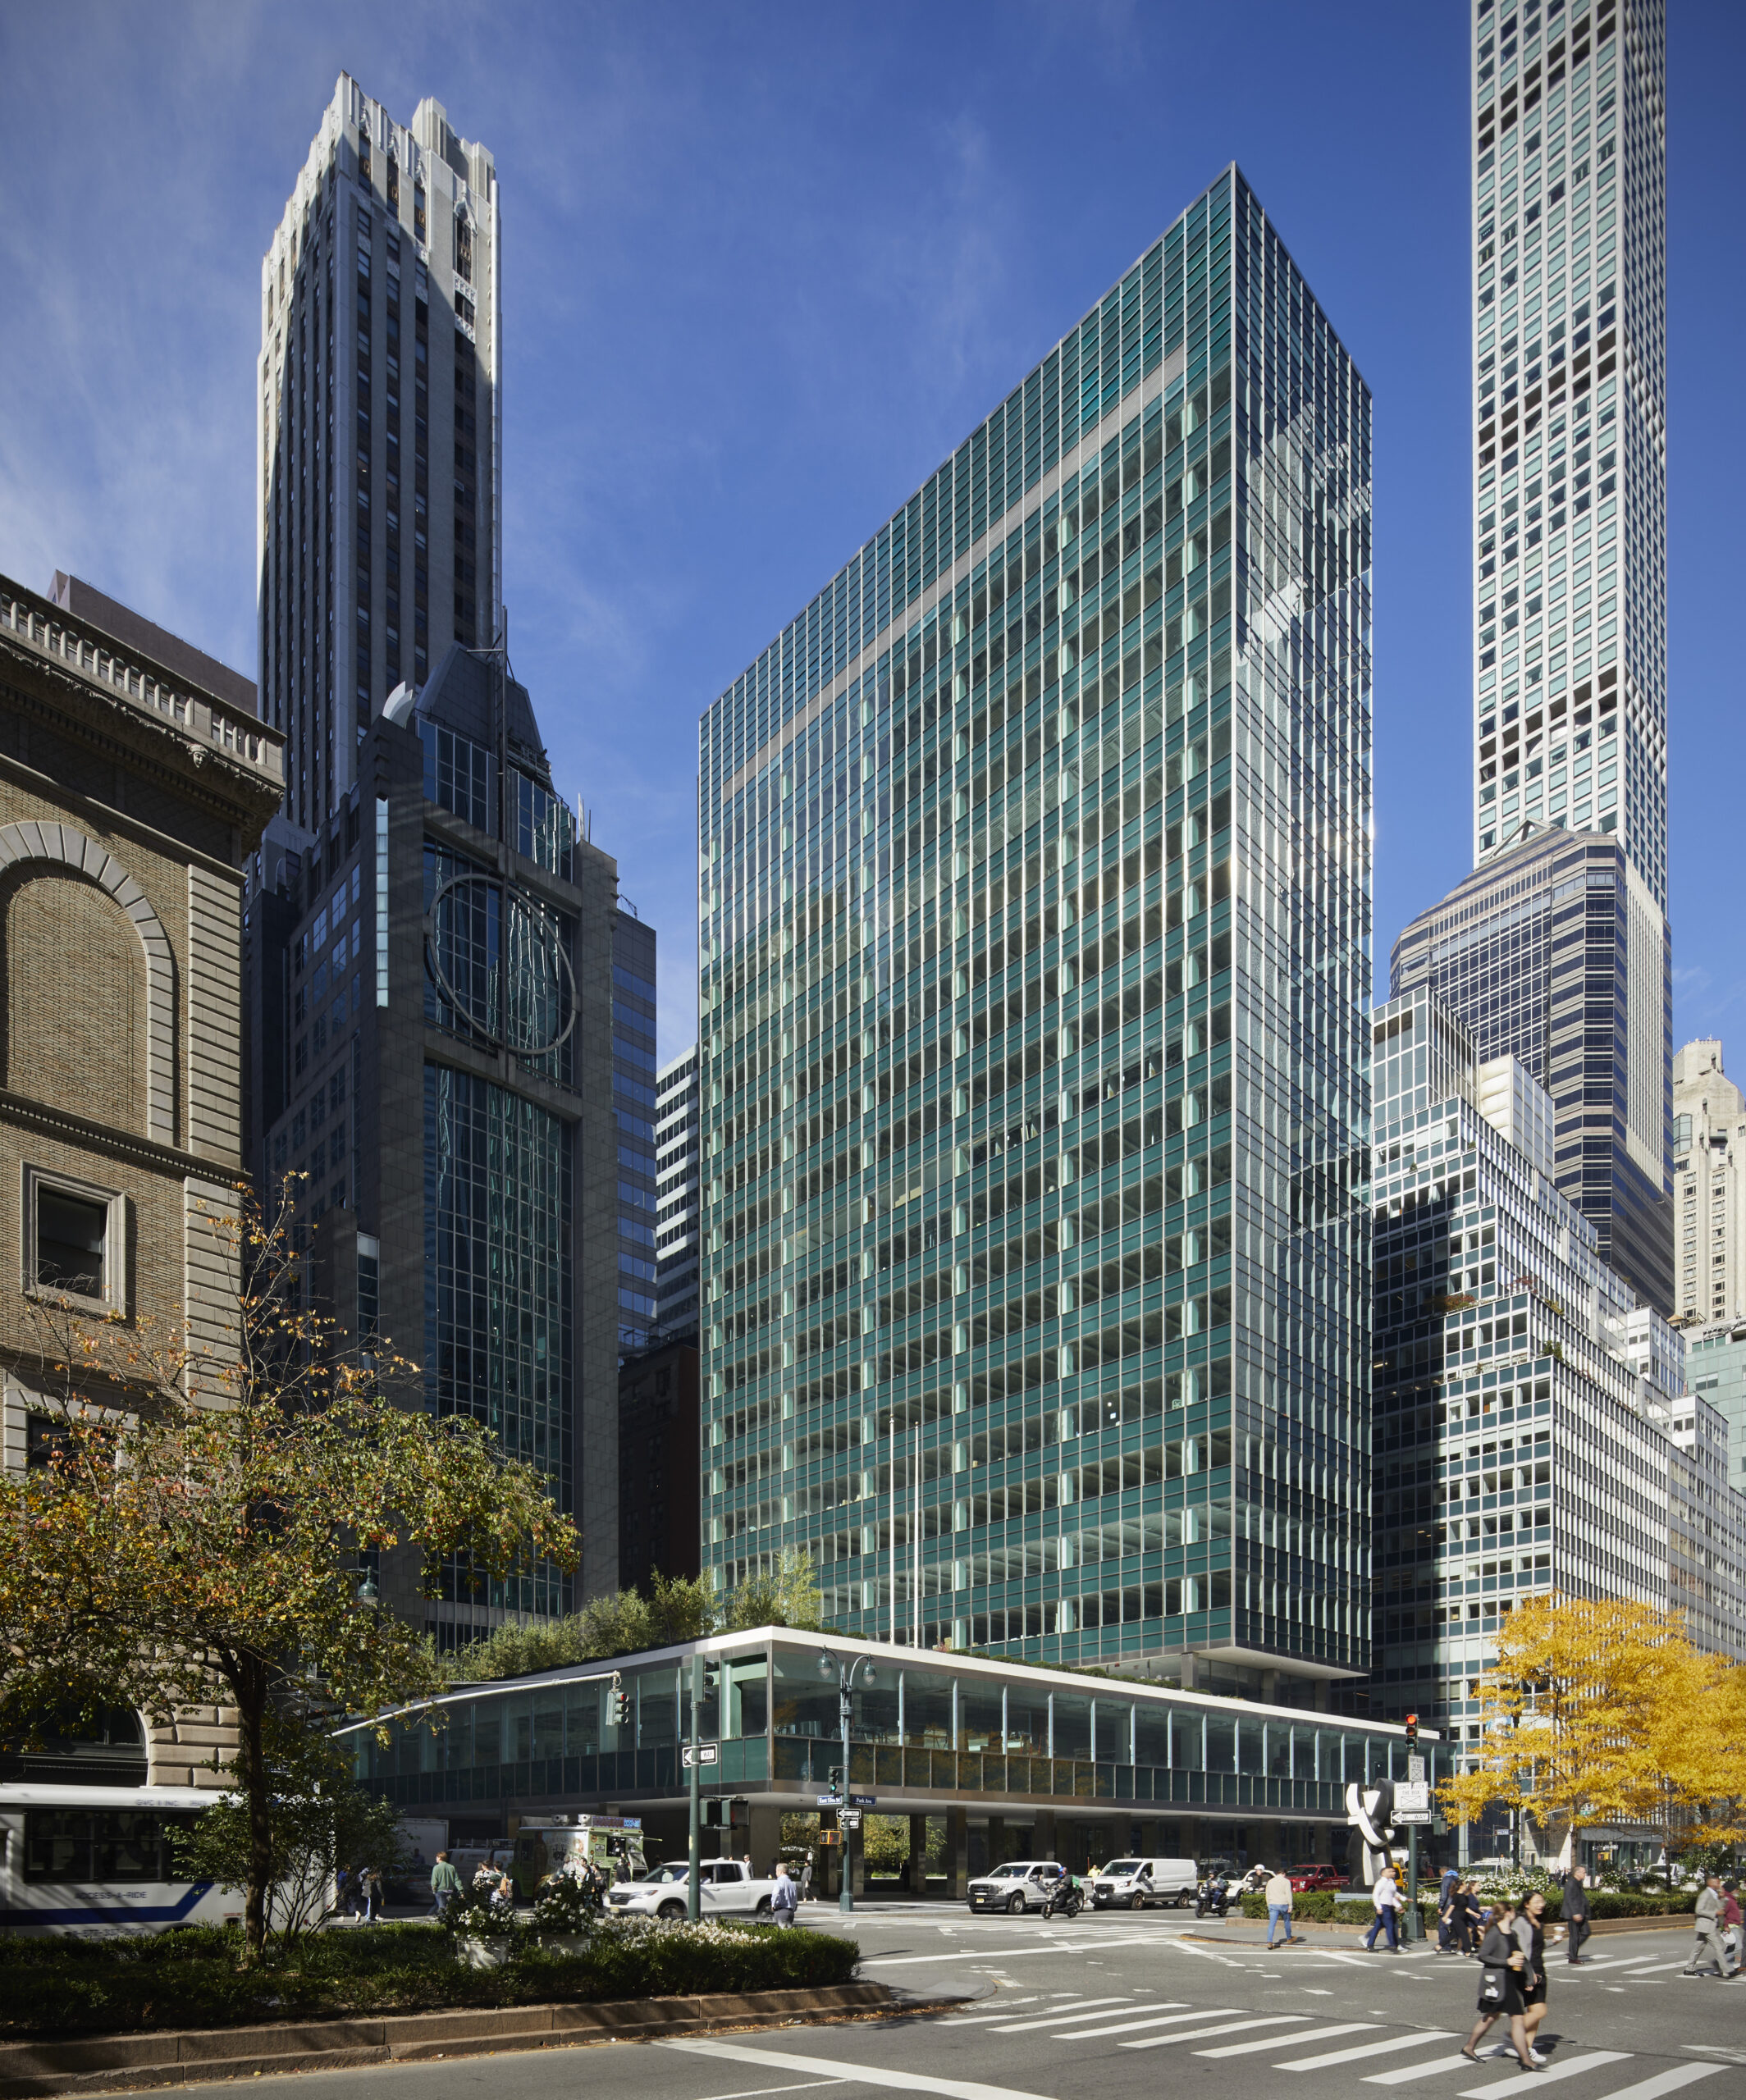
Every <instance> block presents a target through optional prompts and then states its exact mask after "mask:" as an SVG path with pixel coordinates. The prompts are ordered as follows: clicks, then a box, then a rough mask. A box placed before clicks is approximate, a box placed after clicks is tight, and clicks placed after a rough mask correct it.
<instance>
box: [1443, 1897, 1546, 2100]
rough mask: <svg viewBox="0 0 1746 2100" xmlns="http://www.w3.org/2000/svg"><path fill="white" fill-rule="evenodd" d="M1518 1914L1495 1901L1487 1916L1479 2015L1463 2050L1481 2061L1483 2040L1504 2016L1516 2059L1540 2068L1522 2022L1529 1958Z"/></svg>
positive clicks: (1525, 2065)
mask: <svg viewBox="0 0 1746 2100" xmlns="http://www.w3.org/2000/svg"><path fill="white" fill-rule="evenodd" d="M1514 1921H1515V1909H1514V1906H1512V1905H1511V1904H1508V1903H1495V1904H1493V1905H1492V1909H1491V1911H1490V1912H1489V1914H1488V1916H1487V1919H1486V1921H1485V1938H1484V1939H1483V1941H1482V1942H1481V1943H1480V1947H1479V1962H1480V1969H1479V2019H1478V2020H1476V2021H1475V2022H1474V2030H1473V2032H1472V2034H1469V2036H1468V2038H1467V2040H1466V2042H1465V2044H1464V2045H1463V2047H1462V2049H1461V2054H1462V2055H1463V2056H1464V2057H1466V2058H1467V2060H1468V2061H1469V2063H1475V2064H1476V2063H1478V2062H1479V2054H1478V2051H1479V2044H1480V2043H1481V2042H1482V2041H1483V2040H1484V2038H1485V2037H1486V2035H1487V2034H1488V2033H1489V2032H1490V2031H1491V2027H1492V2022H1493V2021H1494V2020H1497V2019H1498V2018H1500V2017H1501V2018H1504V2019H1506V2020H1508V2021H1509V2023H1510V2040H1511V2043H1512V2045H1513V2046H1514V2048H1515V2060H1516V2061H1517V2062H1518V2063H1519V2064H1520V2066H1521V2067H1522V2069H1523V2070H1539V2068H1540V2066H1539V2065H1538V2064H1537V2063H1536V2062H1535V2061H1534V2060H1533V2051H1532V2050H1531V2049H1530V2048H1529V2045H1528V2034H1527V2029H1526V2028H1525V2027H1524V2025H1523V2014H1524V2012H1525V2011H1526V2009H1527V2008H1526V2005H1525V2002H1524V1997H1523V1979H1524V1970H1526V1968H1527V1965H1528V1962H1527V1957H1526V1956H1525V1955H1524V1953H1523V1952H1522V1950H1521V1947H1520V1943H1518V1941H1517V1939H1516V1937H1515V1933H1514V1932H1513V1931H1512V1930H1511V1926H1512V1924H1514Z"/></svg>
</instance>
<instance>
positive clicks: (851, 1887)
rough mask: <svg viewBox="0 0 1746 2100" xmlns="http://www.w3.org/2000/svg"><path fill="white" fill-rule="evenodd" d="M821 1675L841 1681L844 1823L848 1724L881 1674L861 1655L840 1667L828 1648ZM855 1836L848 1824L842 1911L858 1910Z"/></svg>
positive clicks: (839, 1707)
mask: <svg viewBox="0 0 1746 2100" xmlns="http://www.w3.org/2000/svg"><path fill="white" fill-rule="evenodd" d="M818 1671H819V1675H820V1677H821V1678H823V1679H824V1680H825V1683H826V1684H829V1683H830V1680H831V1679H832V1678H836V1680H837V1713H838V1716H839V1719H840V1720H841V1722H842V1724H843V1806H842V1808H840V1809H839V1810H838V1811H837V1820H838V1822H839V1824H841V1823H842V1821H843V1814H844V1812H845V1811H846V1810H847V1809H848V1724H849V1719H850V1717H851V1716H852V1714H853V1712H854V1708H855V1687H856V1685H857V1683H860V1684H862V1685H864V1686H866V1688H867V1689H868V1690H869V1691H871V1689H872V1688H873V1687H874V1686H875V1685H876V1684H877V1683H878V1682H879V1673H878V1672H877V1671H876V1670H875V1669H874V1667H873V1659H872V1657H871V1655H857V1657H856V1658H855V1659H854V1661H853V1662H852V1663H839V1661H838V1659H837V1658H836V1657H835V1656H834V1655H832V1654H831V1652H830V1650H829V1649H828V1648H827V1649H826V1650H825V1652H824V1654H823V1655H820V1657H819V1659H818ZM851 1836H852V1832H851V1831H850V1830H849V1829H848V1826H847V1825H846V1824H845V1825H844V1826H843V1892H842V1894H841V1895H840V1896H839V1897H838V1898H837V1907H838V1909H839V1910H840V1911H852V1910H853V1909H854V1907H855V1877H854V1874H853V1873H852V1870H851V1868H850V1864H849V1851H850V1846H849V1839H850V1837H851Z"/></svg>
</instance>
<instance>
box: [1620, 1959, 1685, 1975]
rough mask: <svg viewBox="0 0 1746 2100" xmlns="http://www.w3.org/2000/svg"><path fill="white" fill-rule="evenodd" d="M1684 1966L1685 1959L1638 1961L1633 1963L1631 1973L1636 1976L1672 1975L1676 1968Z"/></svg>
mask: <svg viewBox="0 0 1746 2100" xmlns="http://www.w3.org/2000/svg"><path fill="white" fill-rule="evenodd" d="M1684 1966H1685V1964H1684V1962H1683V1961H1652V1962H1644V1961H1637V1962H1634V1963H1633V1964H1632V1965H1631V1974H1633V1975H1634V1976H1665V1975H1671V1974H1672V1973H1673V1971H1674V1970H1675V1969H1683V1968H1684Z"/></svg>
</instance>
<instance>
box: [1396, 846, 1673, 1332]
mask: <svg viewBox="0 0 1746 2100" xmlns="http://www.w3.org/2000/svg"><path fill="white" fill-rule="evenodd" d="M1665 923H1666V922H1665V921H1664V920H1663V919H1662V916H1661V908H1660V906H1658V905H1657V902H1656V901H1655V899H1654V897H1653V896H1652V894H1651V893H1650V891H1649V888H1648V884H1647V883H1645V882H1644V880H1643V877H1642V876H1641V875H1639V874H1638V872H1637V870H1636V869H1635V867H1634V866H1633V865H1632V864H1631V863H1630V861H1629V859H1628V858H1627V856H1626V855H1625V850H1624V847H1622V845H1621V844H1620V842H1619V840H1618V838H1616V836H1614V835H1612V834H1604V835H1603V834H1599V833H1593V832H1588V833H1570V832H1566V831H1563V830H1559V829H1539V830H1536V831H1534V832H1533V833H1531V834H1530V835H1529V837H1528V838H1526V839H1524V841H1522V842H1520V843H1519V844H1518V845H1515V846H1514V847H1511V849H1510V850H1509V851H1507V852H1506V853H1501V854H1499V855H1497V856H1494V857H1493V858H1492V859H1490V860H1488V861H1486V863H1485V864H1484V865H1483V867H1480V868H1478V869H1476V870H1474V873H1473V874H1470V875H1469V876H1468V877H1467V878H1466V879H1465V881H1463V882H1460V883H1457V884H1456V887H1455V888H1454V889H1452V890H1451V892H1450V893H1449V894H1448V896H1447V897H1445V898H1443V900H1442V902H1441V903H1440V904H1435V905H1433V906H1432V907H1431V908H1430V910H1429V911H1423V912H1421V913H1420V914H1419V916H1418V917H1417V918H1416V919H1415V920H1414V921H1413V922H1412V924H1410V926H1409V927H1408V928H1407V929H1406V930H1405V932H1404V933H1403V934H1401V937H1400V938H1399V939H1398V940H1397V941H1396V943H1395V944H1394V952H1393V955H1392V961H1391V967H1390V982H1389V995H1390V997H1391V998H1399V997H1400V996H1401V994H1402V993H1405V992H1408V991H1410V990H1411V989H1412V988H1413V987H1414V986H1415V985H1418V984H1428V985H1429V986H1430V987H1431V988H1432V989H1433V991H1434V992H1435V993H1437V997H1438V998H1439V999H1440V1000H1441V1001H1442V1003H1443V1004H1444V1005H1445V1006H1446V1007H1447V1008H1448V1009H1449V1011H1450V1012H1451V1013H1452V1014H1453V1015H1454V1016H1456V1019H1457V1020H1460V1022H1461V1023H1462V1024H1463V1025H1464V1026H1465V1028H1466V1029H1468V1030H1469V1033H1470V1034H1471V1035H1472V1037H1473V1040H1474V1051H1475V1052H1476V1054H1477V1056H1478V1057H1479V1061H1481V1062H1482V1063H1483V1062H1484V1061H1487V1060H1488V1059H1490V1058H1492V1057H1501V1056H1503V1055H1505V1054H1506V1052H1507V1053H1508V1054H1509V1055H1510V1056H1511V1057H1516V1058H1519V1059H1520V1061H1521V1062H1522V1064H1523V1065H1524V1066H1525V1067H1526V1068H1527V1070H1528V1071H1529V1074H1530V1075H1532V1076H1533V1078H1534V1079H1536V1080H1538V1081H1539V1083H1540V1084H1541V1085H1542V1086H1543V1087H1544V1088H1545V1089H1546V1091H1547V1093H1549V1094H1550V1095H1551V1096H1552V1104H1553V1107H1554V1108H1555V1109H1556V1113H1557V1140H1556V1143H1557V1150H1556V1166H1555V1176H1556V1182H1557V1185H1558V1188H1559V1189H1560V1190H1561V1192H1562V1193H1563V1194H1564V1195H1565V1196H1566V1197H1568V1198H1569V1199H1570V1202H1571V1203H1574V1204H1575V1206H1576V1208H1578V1210H1579V1211H1580V1212H1582V1214H1583V1215H1584V1217H1586V1218H1587V1219H1588V1221H1589V1222H1590V1223H1591V1224H1592V1225H1593V1227H1594V1229H1595V1233H1596V1235H1597V1241H1598V1246H1599V1253H1600V1258H1601V1259H1602V1262H1605V1263H1606V1264H1607V1266H1608V1267H1610V1268H1611V1269H1613V1270H1614V1271H1616V1273H1617V1274H1618V1275H1619V1276H1622V1277H1623V1278H1624V1280H1625V1282H1626V1283H1627V1284H1629V1286H1630V1287H1631V1289H1632V1290H1634V1292H1636V1294H1638V1296H1639V1298H1641V1299H1643V1300H1644V1301H1645V1302H1646V1303H1648V1304H1650V1305H1652V1306H1654V1307H1655V1308H1657V1311H1659V1312H1661V1313H1666V1314H1667V1315H1669V1316H1671V1313H1672V1312H1673V1309H1674V1306H1673V1208H1672V1206H1673V1185H1672V1178H1671V1159H1672V1152H1671V1147H1672V1141H1673V977H1672V970H1671V961H1670V952H1669V949H1668V946H1667V943H1666V938H1665V937H1664V932H1663V929H1664V926H1665ZM1421 1105H1424V1104H1421Z"/></svg>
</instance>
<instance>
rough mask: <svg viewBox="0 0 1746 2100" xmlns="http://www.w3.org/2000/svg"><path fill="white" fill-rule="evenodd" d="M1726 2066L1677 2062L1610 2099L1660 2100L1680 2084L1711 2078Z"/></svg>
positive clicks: (1675, 2089) (1692, 2083) (1675, 2090)
mask: <svg viewBox="0 0 1746 2100" xmlns="http://www.w3.org/2000/svg"><path fill="white" fill-rule="evenodd" d="M1727 2068H1728V2066H1726V2065H1725V2064H1678V2065H1675V2067H1674V2069H1673V2070H1658V2071H1657V2073H1656V2074H1655V2075H1654V2077H1653V2078H1645V2079H1641V2080H1639V2083H1638V2084H1635V2085H1627V2086H1626V2087H1625V2090H1624V2091H1623V2092H1622V2093H1613V2094H1611V2096H1610V2100H1661V2095H1662V2094H1663V2093H1677V2092H1678V2091H1679V2090H1680V2088H1681V2087H1682V2086H1686V2085H1695V2084H1697V2082H1698V2079H1700V2078H1713V2077H1714V2076H1715V2075H1716V2072H1717V2071H1719V2070H1726V2069H1727Z"/></svg>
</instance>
